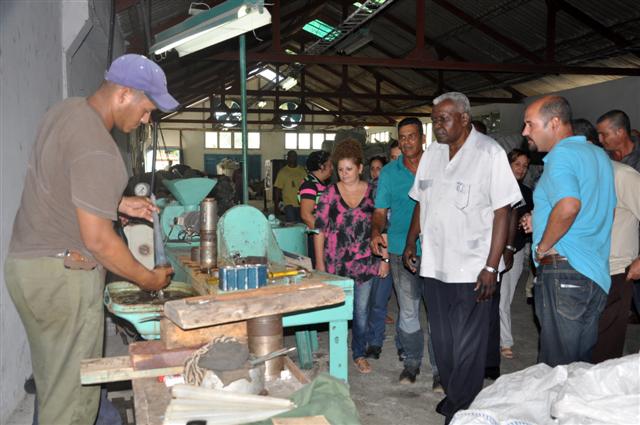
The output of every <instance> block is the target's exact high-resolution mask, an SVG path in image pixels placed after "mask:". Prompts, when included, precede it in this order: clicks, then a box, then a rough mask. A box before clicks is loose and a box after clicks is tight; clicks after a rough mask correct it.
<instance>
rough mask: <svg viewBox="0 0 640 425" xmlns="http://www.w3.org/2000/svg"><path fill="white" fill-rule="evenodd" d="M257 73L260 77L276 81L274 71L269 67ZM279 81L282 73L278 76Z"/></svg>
mask: <svg viewBox="0 0 640 425" xmlns="http://www.w3.org/2000/svg"><path fill="white" fill-rule="evenodd" d="M258 75H259V76H261V77H262V78H264V79H266V80H269V81H271V82H272V83H275V82H276V76H277V75H276V73H275V71H273V70H271V69H269V68H265V69H263V70H262V71H260V72H258ZM280 81H282V75H281V76H280Z"/></svg>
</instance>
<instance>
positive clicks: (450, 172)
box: [409, 129, 522, 283]
mask: <svg viewBox="0 0 640 425" xmlns="http://www.w3.org/2000/svg"><path fill="white" fill-rule="evenodd" d="M409 196H410V197H411V198H413V199H415V200H416V201H418V202H420V225H421V241H422V242H421V243H422V257H421V264H420V275H421V276H425V277H430V278H434V279H438V280H440V281H443V282H447V283H465V282H475V281H476V279H477V277H478V274H479V273H480V271H481V270H482V268H483V267H484V266H485V265H486V261H487V256H488V255H489V249H490V245H491V231H492V227H493V216H494V211H495V210H497V209H499V208H502V207H504V206H506V205H512V206H513V205H515V204H517V203H518V202H520V200H521V199H522V194H521V193H520V188H519V187H518V183H517V182H516V179H515V177H514V176H513V172H512V171H511V167H510V166H509V161H508V160H507V154H506V152H505V151H504V149H502V147H500V145H499V144H498V143H497V142H496V141H495V140H493V139H492V138H490V137H488V136H485V135H484V134H482V133H480V132H478V131H476V130H475V129H472V130H471V133H470V134H469V136H468V137H467V140H466V141H465V143H464V145H462V147H461V148H460V150H459V151H458V152H457V153H456V155H455V156H454V157H453V159H452V160H451V161H449V146H448V145H445V144H440V143H432V144H431V145H430V146H429V148H428V149H427V151H426V152H425V153H424V155H422V159H421V160H420V165H419V166H418V171H417V173H416V178H415V181H414V183H413V187H412V188H411V191H410V192H409ZM499 270H500V271H502V270H504V261H503V260H502V259H500V266H499Z"/></svg>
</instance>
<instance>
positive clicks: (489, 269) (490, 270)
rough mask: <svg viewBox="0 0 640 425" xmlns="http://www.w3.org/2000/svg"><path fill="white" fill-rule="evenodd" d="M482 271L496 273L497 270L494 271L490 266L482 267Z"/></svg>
mask: <svg viewBox="0 0 640 425" xmlns="http://www.w3.org/2000/svg"><path fill="white" fill-rule="evenodd" d="M482 270H486V271H488V272H489V273H498V270H497V269H494V268H493V267H491V266H484V267H483V268H482Z"/></svg>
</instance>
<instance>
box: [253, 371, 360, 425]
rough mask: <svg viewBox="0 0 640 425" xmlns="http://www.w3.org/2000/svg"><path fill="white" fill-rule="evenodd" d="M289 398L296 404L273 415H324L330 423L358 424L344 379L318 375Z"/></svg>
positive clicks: (259, 424)
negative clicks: (284, 411)
mask: <svg viewBox="0 0 640 425" xmlns="http://www.w3.org/2000/svg"><path fill="white" fill-rule="evenodd" d="M289 399H290V400H291V401H293V402H294V403H295V404H296V406H298V407H296V408H295V409H293V410H290V411H288V412H286V413H282V414H280V415H277V416H276V417H278V418H296V417H305V416H320V415H324V417H325V418H326V419H327V421H329V423H331V424H332V425H360V419H359V417H358V411H357V410H356V405H355V404H354V403H353V400H351V396H350V395H349V388H348V387H347V385H346V384H345V383H344V381H342V380H340V379H336V378H334V377H332V376H330V375H329V374H327V373H321V374H319V375H318V376H317V377H316V379H314V380H313V381H312V382H310V383H309V384H307V385H305V386H304V387H302V388H300V389H299V390H298V391H296V392H295V393H293V394H292V395H291V397H289ZM271 424H272V422H271V419H267V420H266V421H262V422H254V423H253V424H252V425H271Z"/></svg>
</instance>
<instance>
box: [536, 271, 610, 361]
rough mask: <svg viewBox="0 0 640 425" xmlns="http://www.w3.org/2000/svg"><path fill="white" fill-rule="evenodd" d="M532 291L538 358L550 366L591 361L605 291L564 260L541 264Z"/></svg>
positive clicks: (604, 299)
mask: <svg viewBox="0 0 640 425" xmlns="http://www.w3.org/2000/svg"><path fill="white" fill-rule="evenodd" d="M534 291H535V292H534V296H535V307H536V316H537V317H538V320H539V321H540V327H541V330H540V353H539V358H538V361H539V362H542V363H546V364H548V365H549V366H551V367H554V366H558V365H563V364H568V363H572V362H576V361H582V362H591V351H592V350H593V347H594V345H595V343H596V341H597V339H598V320H599V318H600V313H602V310H603V309H604V306H605V304H606V302H607V294H606V293H605V292H604V291H603V290H602V288H600V286H598V284H597V283H595V282H594V281H592V280H591V279H589V278H588V277H586V276H584V275H582V274H580V273H579V272H578V271H576V270H575V269H574V268H573V267H571V265H570V264H569V262H568V261H560V262H556V263H554V264H549V265H541V266H540V267H539V268H538V279H537V282H536V284H535V286H534Z"/></svg>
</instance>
